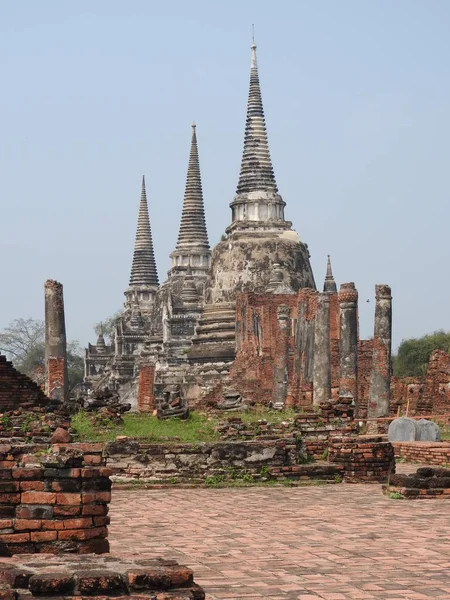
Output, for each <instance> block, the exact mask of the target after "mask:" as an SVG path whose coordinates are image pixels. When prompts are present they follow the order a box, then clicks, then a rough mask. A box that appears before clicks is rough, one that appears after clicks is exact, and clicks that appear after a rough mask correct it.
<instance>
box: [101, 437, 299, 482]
mask: <svg viewBox="0 0 450 600" xmlns="http://www.w3.org/2000/svg"><path fill="white" fill-rule="evenodd" d="M104 453H105V456H106V460H107V462H106V464H107V466H108V467H109V468H110V469H111V472H112V476H113V479H114V480H117V479H118V480H119V481H130V480H139V481H141V482H146V483H151V484H161V483H166V484H171V483H172V484H173V483H204V482H205V481H207V479H208V478H216V479H217V480H218V481H219V480H222V479H223V480H227V479H235V478H240V477H244V476H245V477H247V478H252V479H253V478H254V479H258V478H260V477H261V476H262V475H263V474H265V473H267V469H268V468H272V467H288V466H292V465H299V464H301V462H302V457H303V456H304V451H303V446H302V443H301V441H299V440H296V439H295V438H289V437H287V438H284V439H278V440H265V441H248V442H213V443H201V444H178V443H177V444H154V443H153V444H151V443H145V442H143V441H141V440H135V439H132V438H126V439H124V440H119V441H116V442H110V443H107V444H106V445H105V449H104Z"/></svg>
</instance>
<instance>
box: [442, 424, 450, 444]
mask: <svg viewBox="0 0 450 600" xmlns="http://www.w3.org/2000/svg"><path fill="white" fill-rule="evenodd" d="M441 440H443V441H444V440H445V441H447V440H450V427H449V426H448V425H446V426H445V427H441Z"/></svg>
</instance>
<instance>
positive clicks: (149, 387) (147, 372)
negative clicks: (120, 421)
mask: <svg viewBox="0 0 450 600" xmlns="http://www.w3.org/2000/svg"><path fill="white" fill-rule="evenodd" d="M154 381H155V366H154V365H150V364H146V365H141V366H140V369H139V386H138V398H137V409H138V411H139V412H141V413H151V412H153V411H154V410H155V395H154V392H153V384H154Z"/></svg>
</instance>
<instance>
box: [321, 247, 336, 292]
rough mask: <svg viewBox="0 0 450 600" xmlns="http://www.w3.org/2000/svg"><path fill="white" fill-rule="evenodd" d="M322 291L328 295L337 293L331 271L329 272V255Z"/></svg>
mask: <svg viewBox="0 0 450 600" xmlns="http://www.w3.org/2000/svg"><path fill="white" fill-rule="evenodd" d="M323 291H324V292H328V293H329V294H331V293H333V292H337V287H336V282H335V281H334V277H333V271H332V270H331V260H330V255H328V260H327V274H326V275H325V282H324V284H323Z"/></svg>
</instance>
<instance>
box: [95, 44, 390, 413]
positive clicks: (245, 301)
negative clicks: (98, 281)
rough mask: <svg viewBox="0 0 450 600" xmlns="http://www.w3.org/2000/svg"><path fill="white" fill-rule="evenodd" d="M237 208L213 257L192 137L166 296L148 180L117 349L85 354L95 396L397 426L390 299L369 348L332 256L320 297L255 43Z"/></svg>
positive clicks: (379, 308) (380, 302) (352, 291)
mask: <svg viewBox="0 0 450 600" xmlns="http://www.w3.org/2000/svg"><path fill="white" fill-rule="evenodd" d="M230 208H231V223H230V224H229V225H228V226H227V227H225V228H224V229H225V234H224V235H223V236H222V239H221V240H220V241H219V242H218V243H217V244H216V245H215V246H214V247H213V249H212V250H210V246H209V240H208V234H207V229H206V221H205V208H204V200H203V192H202V183H201V174H200V163H199V152H198V144H197V129H196V126H195V125H193V126H192V137H191V148H190V155H189V163H188V171H187V179H186V188H185V195H184V201H183V207H182V214H181V221H180V226H179V233H178V239H177V243H176V245H175V249H174V250H173V252H172V253H171V255H170V257H171V260H172V267H171V269H170V270H169V272H168V276H167V279H166V280H165V281H164V282H163V283H162V284H161V285H160V284H159V280H158V274H157V270H156V262H155V256H154V251H153V240H152V233H151V227H150V219H149V212H148V205H147V196H146V189H145V181H144V180H143V181H142V192H141V202H140V207H139V217H138V227H137V233H136V243H135V250H134V256H133V262H132V268H131V277H130V285H129V286H128V288H127V289H126V291H125V298H126V300H125V304H124V310H123V313H122V314H121V315H120V317H119V318H118V319H117V322H116V325H115V332H114V335H113V338H112V340H111V343H110V344H106V343H105V340H104V337H103V335H102V332H100V334H99V336H98V340H97V344H95V345H89V346H88V348H87V349H86V357H85V365H86V369H85V384H84V386H85V390H88V391H89V390H98V389H101V388H104V387H108V388H109V389H114V391H115V393H117V394H118V395H119V398H120V399H121V401H122V402H124V403H130V404H131V405H132V408H133V409H135V410H141V411H153V410H155V409H156V410H160V411H161V407H162V406H166V405H167V406H170V408H171V410H174V411H180V412H182V413H183V414H186V411H187V410H188V409H189V408H205V407H209V408H215V409H217V410H227V409H228V408H236V407H238V406H239V405H240V403H242V405H245V406H252V405H254V404H257V403H262V404H266V405H271V406H274V407H276V408H283V407H286V406H308V405H310V404H325V403H327V402H329V400H330V399H331V398H334V399H335V400H336V399H337V398H339V399H341V401H342V403H343V404H347V405H348V404H349V403H351V404H352V405H353V406H354V410H355V411H356V414H358V415H359V416H360V417H361V416H363V415H366V414H367V413H369V414H370V415H373V416H382V415H385V414H388V413H389V386H390V378H391V367H390V351H391V350H390V348H391V327H392V321H391V295H390V288H389V287H388V286H385V285H383V286H377V289H376V315H375V335H374V338H373V340H360V339H359V338H358V316H357V315H358V310H357V304H358V292H357V290H356V288H355V286H354V284H353V283H344V284H342V285H341V286H340V290H339V291H338V288H337V285H336V282H335V279H334V277H333V273H332V268H331V261H330V258H329V257H328V262H327V267H326V276H325V282H324V286H323V291H322V292H319V291H318V290H317V289H316V284H315V279H314V276H313V272H312V269H311V264H310V256H309V250H308V246H307V244H306V243H305V242H304V241H303V240H300V238H299V236H298V234H297V233H296V232H295V230H294V229H293V227H292V223H291V222H290V221H288V220H286V217H285V209H286V202H285V200H284V199H283V198H282V196H281V195H280V193H279V190H278V185H277V183H276V179H275V174H274V170H273V167H272V161H271V156H270V151H269V142H268V135H267V129H266V122H265V116H264V110H263V102H262V94H261V86H260V79H259V71H258V64H257V57H256V45H255V44H252V46H251V65H250V87H249V96H248V103H247V119H246V125H245V133H244V149H243V154H242V160H241V169H240V174H239V180H238V185H237V189H236V193H235V195H234V197H233V198H232V200H231V203H230ZM372 357H374V360H372ZM167 398H171V401H170V402H168V400H167Z"/></svg>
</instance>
